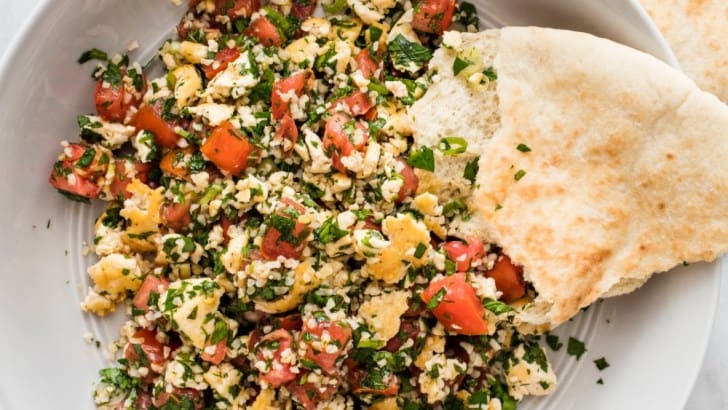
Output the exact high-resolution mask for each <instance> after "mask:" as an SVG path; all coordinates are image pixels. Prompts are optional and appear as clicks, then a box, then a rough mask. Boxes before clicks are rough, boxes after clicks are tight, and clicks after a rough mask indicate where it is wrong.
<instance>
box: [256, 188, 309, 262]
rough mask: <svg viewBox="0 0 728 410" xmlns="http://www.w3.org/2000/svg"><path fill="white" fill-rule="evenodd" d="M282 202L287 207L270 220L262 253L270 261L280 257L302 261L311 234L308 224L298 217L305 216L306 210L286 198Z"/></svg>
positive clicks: (261, 248)
mask: <svg viewBox="0 0 728 410" xmlns="http://www.w3.org/2000/svg"><path fill="white" fill-rule="evenodd" d="M281 202H283V203H285V204H286V205H287V206H285V207H283V208H282V209H281V210H279V211H278V212H276V213H275V214H274V215H273V216H272V217H271V218H270V220H269V222H270V224H269V226H268V229H267V230H266V232H265V236H264V237H263V244H262V245H261V247H260V252H261V254H262V256H263V258H265V259H268V260H274V259H277V258H278V257H279V256H283V257H285V258H288V259H300V258H301V254H302V253H303V250H304V249H305V248H306V244H307V243H308V235H309V233H310V232H311V230H310V229H309V227H308V224H305V223H303V222H300V221H299V220H298V216H299V215H301V214H304V213H305V212H306V209H305V208H303V207H302V206H301V205H299V204H296V203H290V202H293V201H290V202H287V201H285V198H284V200H282V201H281Z"/></svg>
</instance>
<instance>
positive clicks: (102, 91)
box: [94, 80, 128, 122]
mask: <svg viewBox="0 0 728 410" xmlns="http://www.w3.org/2000/svg"><path fill="white" fill-rule="evenodd" d="M125 98H126V92H125V91H124V86H123V85H117V86H116V87H114V86H113V85H111V84H108V83H105V82H104V80H99V81H98V82H97V83H96V89H95V90H94V103H95V105H96V112H98V113H99V117H101V118H102V119H103V120H105V121H114V122H122V121H124V117H126V109H127V108H128V107H126V106H125V104H124V99H125Z"/></svg>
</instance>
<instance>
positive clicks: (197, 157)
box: [187, 151, 205, 174]
mask: <svg viewBox="0 0 728 410" xmlns="http://www.w3.org/2000/svg"><path fill="white" fill-rule="evenodd" d="M187 168H188V169H189V170H190V172H191V173H193V174H196V173H198V172H202V171H204V170H205V158H203V157H202V153H201V152H200V151H195V152H194V153H193V154H192V155H191V156H190V160H189V161H188V162H187Z"/></svg>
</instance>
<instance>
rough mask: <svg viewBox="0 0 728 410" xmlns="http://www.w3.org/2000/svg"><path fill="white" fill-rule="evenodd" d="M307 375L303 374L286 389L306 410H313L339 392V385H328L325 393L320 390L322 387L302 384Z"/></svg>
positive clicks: (309, 383)
mask: <svg viewBox="0 0 728 410" xmlns="http://www.w3.org/2000/svg"><path fill="white" fill-rule="evenodd" d="M305 374H306V373H302V374H301V376H299V377H298V378H296V380H294V381H293V382H291V383H288V384H287V385H286V389H287V390H288V391H289V392H290V393H291V395H292V396H293V397H294V398H295V399H296V400H298V402H299V403H301V405H302V406H303V408H304V409H306V410H313V409H315V408H316V406H318V404H319V402H322V401H325V400H328V399H330V398H331V396H333V395H334V393H336V391H337V390H338V385H333V386H332V385H326V386H325V388H324V391H321V390H319V388H320V386H318V385H316V384H314V383H311V382H306V383H303V384H301V383H300V380H301V378H302V377H303V375H305Z"/></svg>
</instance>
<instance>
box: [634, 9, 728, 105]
mask: <svg viewBox="0 0 728 410" xmlns="http://www.w3.org/2000/svg"><path fill="white" fill-rule="evenodd" d="M640 2H641V3H642V5H643V6H644V7H645V9H646V10H647V12H648V13H649V14H650V16H651V17H652V19H653V20H654V21H655V23H656V24H657V26H658V27H659V28H660V30H661V31H662V33H663V34H664V35H665V37H666V38H667V41H668V42H669V43H670V46H671V47H672V49H673V51H674V52H675V55H676V56H677V58H678V60H679V61H680V65H681V66H682V68H683V70H685V73H687V74H688V75H689V76H690V77H691V78H692V79H693V80H695V82H696V83H697V84H698V85H699V86H700V87H701V88H702V89H704V90H706V91H709V92H711V93H713V94H715V95H717V96H718V98H720V99H721V100H723V101H724V102H728V44H726V39H727V38H728V2H726V1H725V0H640Z"/></svg>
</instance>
